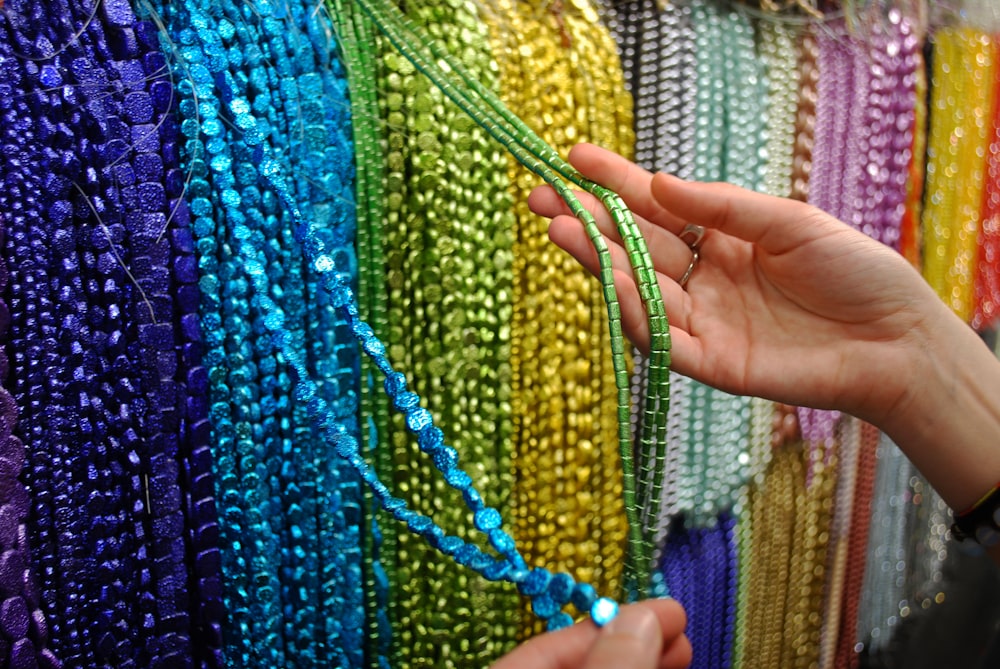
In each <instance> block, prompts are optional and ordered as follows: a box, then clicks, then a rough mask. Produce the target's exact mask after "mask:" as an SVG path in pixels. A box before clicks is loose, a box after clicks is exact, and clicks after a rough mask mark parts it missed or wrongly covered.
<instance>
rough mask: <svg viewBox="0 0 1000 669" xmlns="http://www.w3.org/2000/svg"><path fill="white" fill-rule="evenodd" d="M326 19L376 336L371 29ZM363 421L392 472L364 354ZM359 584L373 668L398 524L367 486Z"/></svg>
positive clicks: (364, 303)
mask: <svg viewBox="0 0 1000 669" xmlns="http://www.w3.org/2000/svg"><path fill="white" fill-rule="evenodd" d="M329 6H330V8H331V10H332V11H331V12H330V13H331V17H332V19H333V21H334V25H335V28H336V31H337V36H338V38H339V45H340V48H341V52H342V54H343V58H344V63H345V68H346V70H347V79H348V85H349V88H350V101H351V127H352V131H353V133H354V151H355V168H356V173H355V190H356V193H357V196H356V203H357V207H356V216H357V233H356V236H355V244H356V249H357V253H358V291H357V296H358V307H359V310H360V312H361V316H362V318H364V319H365V320H366V321H367V322H368V324H369V325H370V326H371V327H372V330H373V331H374V333H375V335H376V336H377V337H379V338H382V339H384V338H385V337H386V335H387V332H388V314H387V306H386V293H385V260H384V252H383V235H384V233H383V231H382V223H383V220H384V217H385V209H384V202H385V188H384V180H385V164H384V157H383V152H382V147H381V144H380V142H381V137H382V133H381V130H380V127H379V125H380V121H379V105H378V92H377V82H376V79H375V74H376V70H375V68H376V64H375V63H376V53H375V52H374V49H373V47H374V45H375V44H376V35H375V29H374V26H373V25H372V23H371V20H370V19H369V18H368V16H367V15H366V14H365V13H364V12H362V11H360V10H359V9H358V8H357V7H355V5H354V4H353V3H351V2H343V1H342V0H331V2H330V5H329ZM359 385H360V393H361V397H360V418H361V422H360V427H361V430H360V432H361V439H362V444H363V446H364V450H365V452H367V453H368V454H369V455H370V456H371V457H372V458H373V460H374V462H375V468H376V469H377V470H378V471H381V472H389V471H392V450H391V448H389V446H388V444H387V443H386V441H385V440H386V439H387V437H388V435H389V414H390V409H389V398H388V396H387V395H386V394H385V393H384V392H382V390H381V383H379V380H378V378H377V370H376V368H375V365H374V363H372V361H371V359H370V358H368V357H367V356H362V357H361V383H360V384H359ZM364 528H365V530H366V531H365V532H363V548H364V576H363V578H364V582H365V598H366V601H365V603H366V607H365V628H366V630H365V631H366V635H367V648H368V652H367V653H366V662H367V665H368V666H369V667H371V668H372V669H375V668H376V667H379V666H381V665H382V663H383V662H387V661H388V656H389V654H390V653H391V651H392V636H391V633H392V630H391V622H390V621H391V619H392V617H393V615H392V602H393V600H392V599H391V597H390V591H389V588H390V587H392V584H394V583H396V581H397V575H396V569H395V566H396V557H395V551H396V537H397V523H396V521H395V520H394V519H392V518H390V517H389V516H388V515H387V514H385V513H384V512H381V511H380V510H378V508H377V505H376V504H375V503H374V500H373V498H372V494H371V491H370V490H369V489H368V488H365V522H364Z"/></svg>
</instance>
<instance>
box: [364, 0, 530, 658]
mask: <svg viewBox="0 0 1000 669" xmlns="http://www.w3.org/2000/svg"><path fill="white" fill-rule="evenodd" d="M454 4H455V5H456V6H452V5H441V4H439V3H427V4H422V3H408V4H407V12H408V14H409V16H410V17H412V19H413V20H414V21H415V22H418V23H419V24H420V25H422V26H423V27H424V28H425V29H426V30H428V31H430V32H432V33H433V34H434V35H435V36H436V39H438V40H439V41H440V43H441V44H442V45H443V46H444V47H445V48H447V49H448V50H449V52H450V53H453V54H455V57H460V58H462V60H463V62H464V63H465V65H466V67H469V68H470V69H473V70H474V71H476V72H477V73H478V76H480V77H483V78H484V79H486V78H488V77H489V76H490V69H491V63H492V60H491V56H490V54H489V52H488V51H487V50H486V49H484V48H482V47H477V46H475V45H477V44H485V43H486V40H485V39H484V38H483V37H482V35H481V31H482V28H481V26H480V25H479V24H478V22H477V21H476V20H475V14H474V12H473V10H472V7H471V5H467V4H465V3H454ZM380 42H381V40H380ZM378 60H379V67H378V76H379V89H380V90H381V91H382V92H383V93H384V94H383V95H382V96H381V97H380V99H379V102H380V103H381V110H380V111H381V116H382V119H383V120H384V123H385V131H384V138H385V142H384V144H385V147H386V153H385V166H386V182H385V183H386V185H385V188H386V192H385V201H386V203H387V204H386V225H385V227H384V239H383V246H384V256H385V269H384V271H385V272H386V274H385V277H386V284H387V286H386V289H387V292H388V298H387V323H388V324H389V325H388V328H387V332H386V341H387V344H388V346H389V351H390V355H391V356H392V358H393V359H394V360H397V361H403V363H404V365H405V367H406V368H407V369H408V370H409V372H410V378H409V379H408V381H409V383H410V384H411V386H412V387H413V388H414V390H415V391H416V392H418V393H419V394H420V395H421V396H423V397H424V398H425V400H426V406H427V408H428V409H429V410H431V411H432V412H433V413H435V415H437V416H438V417H439V418H440V420H441V425H442V429H444V430H445V433H446V438H447V440H448V442H449V443H451V444H452V445H453V446H454V447H455V448H456V449H457V450H458V452H459V453H460V454H461V456H462V459H463V461H464V462H466V463H468V465H467V467H468V469H467V471H468V472H469V474H470V475H471V476H472V477H473V479H474V480H475V481H476V482H477V486H478V487H479V488H480V489H481V490H482V491H483V494H484V495H485V496H486V498H487V501H488V504H489V505H490V506H493V507H496V508H497V509H499V510H500V511H501V512H502V513H507V512H508V511H509V508H508V504H509V494H510V485H511V480H512V476H511V466H510V457H509V441H510V431H511V428H510V425H511V419H510V404H509V392H510V391H509V388H510V371H509V370H510V364H509V356H510V346H509V318H510V311H511V306H510V299H511V290H510V283H511V274H510V265H511V258H510V247H511V239H510V234H511V229H512V225H511V217H510V203H509V198H508V196H507V182H506V177H505V170H504V169H503V167H504V166H505V164H506V163H505V158H504V156H503V155H502V154H501V153H500V151H499V150H498V147H496V146H495V145H492V144H490V142H489V138H488V136H487V135H486V133H485V132H483V131H482V130H481V129H479V128H477V127H476V126H475V124H474V123H473V122H472V121H471V119H469V118H468V116H467V115H465V114H464V113H463V112H462V111H461V110H460V109H459V108H457V107H456V106H455V105H454V104H453V103H452V102H450V101H449V100H448V99H446V98H445V96H444V95H442V94H441V92H440V91H439V90H438V89H437V88H435V87H434V86H433V84H432V83H431V82H430V81H428V80H427V79H426V77H424V76H423V75H422V74H420V73H419V72H418V71H416V70H415V68H414V67H413V66H412V65H411V64H410V63H409V62H408V61H407V60H405V59H404V58H401V57H400V56H399V55H398V54H397V53H396V52H395V51H394V50H393V49H392V47H391V46H390V45H389V44H388V43H383V44H382V46H381V51H380V58H379V59H378ZM491 165H492V166H493V167H492V168H491V167H490V166H491ZM393 418H394V419H395V420H392V421H390V423H389V426H388V432H387V433H386V434H385V435H383V439H385V440H386V442H387V445H389V446H390V447H391V452H392V454H393V460H394V466H393V470H394V471H395V475H394V476H395V482H396V487H397V489H398V490H399V491H400V494H401V495H403V496H404V497H406V498H409V499H410V500H411V501H412V506H413V508H414V510H417V511H420V512H422V513H426V514H428V515H431V516H433V517H434V519H435V521H436V522H437V523H438V524H439V525H441V526H442V527H443V528H445V530H446V531H448V532H454V533H456V534H458V535H459V536H461V537H462V538H465V539H468V538H469V537H468V531H467V530H468V528H470V527H472V517H471V513H470V512H469V511H468V509H467V508H466V506H465V504H464V503H463V502H462V500H461V499H460V498H458V497H457V493H456V492H455V491H454V490H452V489H451V488H449V487H447V486H446V485H445V484H444V481H443V480H442V479H441V477H440V476H439V475H438V474H437V472H436V471H435V470H433V469H432V468H431V466H430V463H429V462H428V461H427V459H426V458H425V457H424V456H422V455H421V454H420V452H419V449H418V447H417V444H416V443H415V442H414V441H413V440H412V439H411V438H410V437H409V436H408V433H407V431H406V429H405V427H404V424H403V421H402V417H401V416H400V417H396V416H394V417H393ZM386 471H388V470H386ZM395 559H396V565H395V569H396V572H397V575H398V578H397V580H396V582H395V584H394V591H393V593H392V602H393V604H392V606H391V611H392V622H393V634H394V636H395V637H396V641H395V643H394V645H393V657H394V664H396V665H399V666H434V667H453V666H478V665H485V664H487V663H488V662H490V661H491V660H492V659H495V658H496V657H497V656H499V655H500V654H502V653H503V652H504V651H506V650H507V649H509V648H510V647H511V645H512V644H513V643H514V634H515V631H516V625H515V620H514V617H515V616H516V612H517V605H516V602H517V595H516V591H515V590H514V589H512V588H510V587H509V586H506V585H503V584H498V583H491V582H489V581H486V580H485V579H483V578H482V577H480V576H478V575H476V574H473V573H471V572H466V571H464V570H463V571H459V572H456V571H455V570H454V568H453V567H452V566H451V565H450V564H449V563H447V562H446V561H442V560H440V559H439V557H438V555H437V553H436V552H435V551H434V550H433V549H431V548H429V547H428V546H427V545H426V544H425V542H424V541H422V540H421V539H420V538H418V537H415V536H410V535H409V534H407V533H399V535H398V538H397V550H396V553H395ZM418 574H419V576H418Z"/></svg>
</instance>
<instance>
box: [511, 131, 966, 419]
mask: <svg viewBox="0 0 1000 669" xmlns="http://www.w3.org/2000/svg"><path fill="white" fill-rule="evenodd" d="M569 157H570V161H571V162H572V163H573V165H574V166H575V167H576V168H577V169H578V170H580V172H581V173H582V174H583V175H584V176H586V177H587V178H589V179H592V180H593V181H595V182H597V183H599V184H602V185H604V186H606V187H608V188H610V189H611V190H613V191H615V192H617V193H619V194H620V195H621V196H622V198H623V199H624V200H625V203H626V204H627V205H628V206H629V208H630V209H631V210H632V211H633V212H634V213H635V215H636V222H637V223H638V225H639V227H640V229H641V230H642V233H643V236H644V237H645V238H646V242H647V244H648V246H649V250H650V253H651V255H652V258H653V264H654V267H655V269H656V272H657V278H658V280H659V285H660V290H661V291H662V293H663V298H664V301H665V303H666V308H667V315H668V318H669V321H670V334H671V339H672V346H673V367H674V368H675V369H676V370H677V371H679V372H681V373H683V374H686V375H688V376H691V377H693V378H696V379H698V380H700V381H703V382H705V383H707V384H709V385H712V386H715V387H718V388H722V389H724V390H727V391H729V392H733V393H738V394H747V395H757V396H761V397H767V398H770V399H774V400H777V401H781V402H786V403H789V404H800V405H807V406H813V407H817V408H837V409H842V410H845V411H848V412H851V413H854V414H855V415H861V416H862V417H865V418H868V419H869V420H873V422H878V421H879V420H880V418H881V417H882V416H885V415H888V414H889V413H891V412H892V411H893V410H894V408H895V407H897V406H898V405H899V404H900V403H901V402H904V401H905V400H906V399H907V394H908V392H909V390H910V389H911V388H912V387H913V383H914V381H915V379H914V378H911V377H910V375H909V374H908V373H907V372H908V371H912V372H914V373H915V372H916V370H914V369H913V367H912V365H909V364H907V362H908V360H909V359H910V358H911V357H912V356H914V354H915V352H916V351H919V350H921V349H923V348H925V347H926V341H925V339H924V336H925V333H926V332H927V331H928V330H929V329H932V327H933V323H932V322H930V321H933V320H934V319H935V318H936V317H939V316H945V315H946V313H945V310H944V308H943V306H942V305H941V303H940V300H938V299H937V297H936V296H935V295H934V293H933V291H931V290H930V288H929V287H928V286H927V285H926V284H925V283H924V282H923V280H922V279H921V278H920V276H919V275H918V274H917V273H916V272H915V271H914V270H913V269H912V268H911V267H910V266H909V264H908V263H907V262H906V261H905V260H904V259H903V258H901V257H900V256H899V255H898V254H896V253H895V252H893V251H892V250H890V249H888V248H886V247H885V246H883V245H881V244H879V243H878V242H876V241H874V240H871V239H870V238H868V237H867V236H866V235H864V234H862V233H860V232H857V231H855V230H853V229H852V228H850V227H849V226H847V225H845V224H843V223H841V222H840V221H838V220H836V219H835V218H833V217H831V216H829V215H827V214H825V213H823V212H822V211H820V210H818V209H816V208H814V207H811V206H809V205H806V204H803V203H801V202H796V201H793V200H787V199H782V198H777V197H770V196H767V195H761V194H758V193H754V192H751V191H747V190H744V189H741V188H738V187H736V186H732V185H729V184H721V183H713V184H704V183H694V182H685V181H682V180H680V179H677V178H675V177H671V176H668V175H666V174H656V175H652V174H650V173H649V172H647V171H645V170H643V169H641V168H639V167H638V166H636V165H634V164H633V163H631V162H629V161H627V160H625V159H624V158H622V157H620V156H618V155H616V154H614V153H611V152H609V151H605V150H603V149H599V148H597V147H595V146H592V145H586V144H582V145H579V146H577V147H575V148H574V149H573V150H572V152H571V153H570V156H569ZM581 201H582V202H583V203H584V205H585V206H587V208H588V209H589V210H590V211H591V212H592V213H593V214H594V215H595V218H596V219H597V221H598V224H599V226H600V228H601V231H602V232H603V234H604V236H605V237H606V238H607V240H608V243H609V246H610V247H611V253H612V263H613V266H614V268H615V283H616V286H617V289H618V295H619V300H620V301H621V305H622V321H623V326H624V327H625V329H626V332H627V333H628V334H629V337H630V338H631V339H632V341H633V342H634V343H635V344H636V345H637V346H639V347H640V348H642V349H647V348H648V345H649V333H648V330H647V327H646V320H645V312H644V310H643V308H642V304H641V302H640V300H639V296H638V291H637V289H636V284H635V282H634V281H633V279H632V275H631V270H630V268H629V265H628V256H627V255H626V253H625V250H624V249H623V247H622V246H621V239H620V237H619V236H618V233H617V231H616V230H615V229H614V226H613V224H612V222H611V220H610V218H609V216H608V215H607V213H606V212H605V210H604V208H603V207H602V206H601V205H600V204H599V203H598V202H597V201H596V200H595V199H594V198H592V197H590V196H588V195H581ZM529 204H530V205H531V208H532V209H533V210H534V211H535V212H536V213H538V214H541V215H543V216H548V217H552V218H553V221H552V224H551V226H550V228H549V236H550V237H551V239H552V240H553V241H554V242H555V243H556V244H558V245H559V246H561V247H562V248H563V249H565V250H566V251H568V252H569V253H571V254H572V255H573V256H575V257H576V258H577V259H578V260H579V261H580V262H581V263H582V264H583V265H585V266H586V267H587V268H588V269H590V270H591V271H592V272H596V270H597V267H598V265H597V255H596V253H595V251H594V250H593V247H592V246H591V242H590V240H589V239H588V237H587V235H586V233H585V231H584V229H583V225H582V224H581V223H580V222H579V221H578V220H577V219H576V218H574V217H572V216H570V215H569V210H568V208H567V207H566V206H565V204H564V203H563V202H562V201H561V200H560V199H559V198H558V196H557V195H556V194H555V192H554V191H552V190H551V189H550V188H548V187H542V188H539V189H537V190H536V191H535V192H533V193H532V195H531V197H530V199H529ZM689 223H692V224H696V225H701V226H704V227H705V228H706V232H705V236H704V238H703V239H702V241H701V243H700V245H699V253H700V260H699V262H698V264H697V265H696V266H695V267H694V269H693V271H692V273H691V275H690V279H689V281H688V283H687V284H686V286H685V287H684V288H681V286H680V285H678V283H677V280H678V279H679V278H680V277H681V276H683V274H684V273H685V271H686V269H687V268H688V266H689V264H690V263H691V259H692V252H691V249H690V248H689V247H688V244H687V241H690V240H681V239H680V238H678V236H677V235H678V234H679V233H681V231H682V229H683V228H684V226H685V225H686V224H689Z"/></svg>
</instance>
